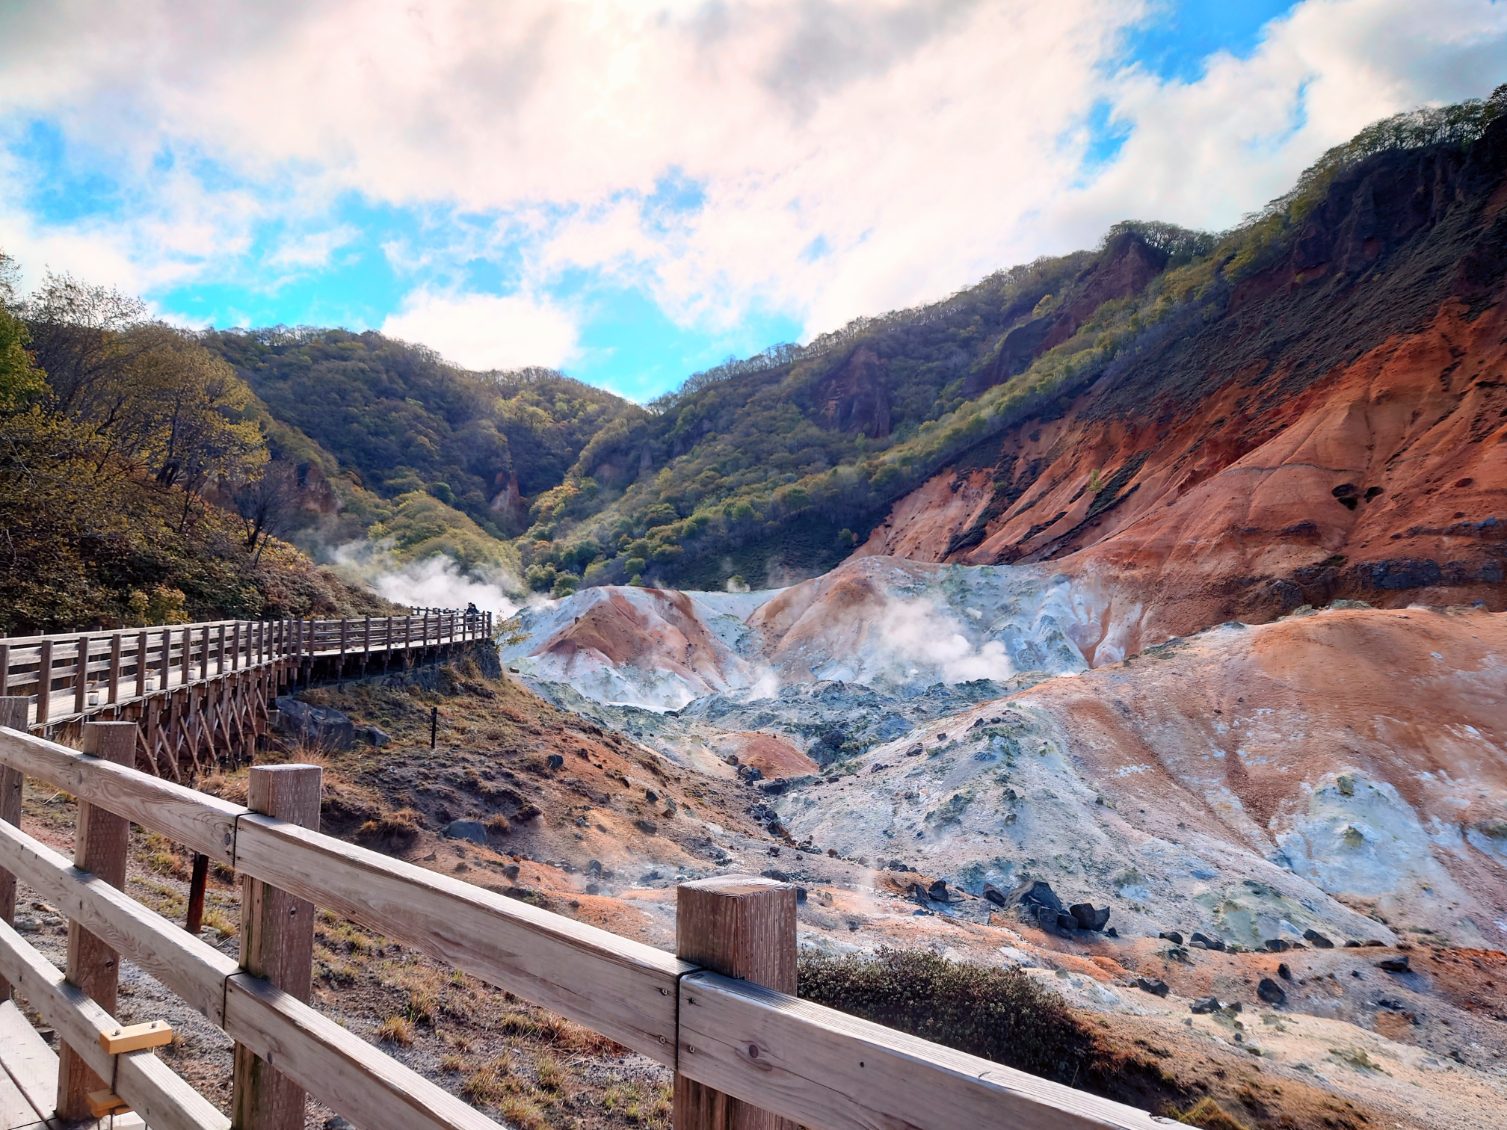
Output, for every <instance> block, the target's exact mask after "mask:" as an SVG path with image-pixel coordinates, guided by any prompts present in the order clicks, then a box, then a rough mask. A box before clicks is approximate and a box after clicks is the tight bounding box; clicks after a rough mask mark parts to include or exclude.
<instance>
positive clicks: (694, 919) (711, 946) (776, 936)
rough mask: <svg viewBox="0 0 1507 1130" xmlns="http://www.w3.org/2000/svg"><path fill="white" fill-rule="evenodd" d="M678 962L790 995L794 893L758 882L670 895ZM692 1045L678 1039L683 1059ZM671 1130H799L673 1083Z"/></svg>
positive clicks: (703, 883)
mask: <svg viewBox="0 0 1507 1130" xmlns="http://www.w3.org/2000/svg"><path fill="white" fill-rule="evenodd" d="M675 956H676V957H678V958H680V959H681V960H682V961H689V962H692V963H694V964H696V965H700V966H702V967H703V968H705V969H709V970H711V971H713V972H716V973H721V974H724V975H726V976H728V977H739V978H742V979H743V980H745V981H752V982H753V983H754V984H757V985H763V986H765V987H766V988H770V989H774V990H776V991H778V992H782V993H790V994H794V993H795V989H796V973H795V958H796V951H795V888H794V887H793V886H791V885H790V884H789V883H777V882H775V881H774V880H772V879H762V878H759V877H758V876H749V875H730V876H726V877H723V878H717V879H702V880H699V881H697V882H694V883H682V884H681V885H680V886H679V887H678V888H677V889H676V892H675ZM697 1053H698V1048H697V1046H696V1045H695V1044H694V1043H692V1042H690V1041H687V1040H685V1039H683V1038H682V1040H681V1042H680V1056H681V1058H682V1059H683V1058H685V1057H688V1056H691V1057H694V1056H695V1055H696V1054H697ZM674 1127H675V1130H796V1124H795V1123H793V1122H788V1121H786V1120H785V1119H783V1118H779V1117H777V1116H776V1115H773V1114H770V1113H769V1112H768V1111H764V1110H760V1109H759V1108H757V1107H755V1106H752V1105H750V1104H749V1103H746V1102H743V1101H741V1100H739V1099H736V1098H733V1097H732V1096H731V1095H728V1094H724V1093H723V1092H721V1091H717V1090H713V1089H712V1088H711V1087H708V1086H706V1085H705V1084H702V1083H697V1082H695V1081H694V1080H692V1079H690V1078H687V1077H686V1076H685V1075H681V1074H677V1075H676V1076H675V1107H674Z"/></svg>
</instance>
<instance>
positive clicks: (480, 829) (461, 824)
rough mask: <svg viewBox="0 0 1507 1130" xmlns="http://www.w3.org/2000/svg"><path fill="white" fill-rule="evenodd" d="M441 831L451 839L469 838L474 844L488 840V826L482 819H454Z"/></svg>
mask: <svg viewBox="0 0 1507 1130" xmlns="http://www.w3.org/2000/svg"><path fill="white" fill-rule="evenodd" d="M441 831H442V832H443V833H444V835H445V837H446V838H447V839H451V840H469V841H470V842H471V843H473V844H484V843H486V842H487V827H486V825H485V824H483V823H482V822H481V821H480V820H452V821H450V823H448V824H446V825H445V826H444V828H443V829H441Z"/></svg>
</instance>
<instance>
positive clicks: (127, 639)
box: [0, 609, 494, 730]
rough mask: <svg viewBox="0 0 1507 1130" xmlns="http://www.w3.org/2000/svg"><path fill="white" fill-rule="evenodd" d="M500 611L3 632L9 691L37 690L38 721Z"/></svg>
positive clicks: (431, 632)
mask: <svg viewBox="0 0 1507 1130" xmlns="http://www.w3.org/2000/svg"><path fill="white" fill-rule="evenodd" d="M493 623H494V619H493V614H492V613H491V612H484V611H481V610H479V609H478V610H470V609H467V610H460V609H447V610H444V611H438V610H433V609H427V610H424V611H423V612H422V613H418V612H416V613H414V614H410V615H404V616H396V615H395V616H375V617H374V616H365V617H360V618H350V619H339V620H328V619H326V620H321V619H310V620H292V619H283V620H211V621H204V622H200V623H195V624H159V625H155V626H152V627H142V628H119V629H115V630H111V631H90V632H70V633H64V634H57V635H43V636H18V637H10V638H0V696H11V695H17V694H24V695H30V696H35V699H36V714H35V717H34V718H33V719H32V720H31V725H32V728H34V729H39V730H45V729H47V728H48V727H50V726H56V725H58V724H61V723H73V722H76V721H79V720H82V719H85V718H88V717H90V716H92V715H94V714H96V713H98V712H99V711H102V710H108V709H112V708H114V709H119V708H120V707H122V706H127V705H131V704H136V703H139V702H140V701H141V700H143V699H146V698H150V697H153V696H156V695H167V694H172V693H174V692H177V691H180V690H182V689H183V688H185V687H192V686H197V685H199V684H201V683H204V682H206V681H212V680H216V679H223V678H227V677H232V676H234V677H239V676H241V675H242V674H243V673H245V672H252V671H262V672H264V673H265V672H266V671H267V670H268V669H269V668H276V669H277V671H278V672H279V675H278V679H279V680H281V678H282V673H283V672H286V671H294V670H296V669H299V668H300V667H305V666H307V665H309V664H312V663H315V662H320V663H324V664H333V663H336V662H338V664H339V665H340V667H341V669H342V670H343V669H344V668H345V665H346V663H347V661H348V660H350V661H355V660H358V659H359V660H360V661H361V662H362V664H363V666H364V664H365V663H366V662H367V661H368V660H369V659H371V658H372V657H376V656H389V657H390V656H392V655H395V654H396V653H399V652H403V653H407V654H412V653H413V652H414V651H415V650H416V649H424V650H427V649H430V648H435V649H440V648H446V647H448V646H450V645H452V644H466V643H473V642H479V641H484V640H488V639H491V637H492V629H493Z"/></svg>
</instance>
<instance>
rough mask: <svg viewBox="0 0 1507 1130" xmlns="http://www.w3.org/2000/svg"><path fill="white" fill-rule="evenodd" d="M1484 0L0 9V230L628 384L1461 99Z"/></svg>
mask: <svg viewBox="0 0 1507 1130" xmlns="http://www.w3.org/2000/svg"><path fill="white" fill-rule="evenodd" d="M1502 58H1507V4H1504V3H1502V2H1493V0H1439V2H1438V3H1435V4H1431V5H1420V4H1417V3H1415V2H1413V0H1407V2H1404V0H1304V2H1302V3H1297V4H1292V3H1284V2H1275V0H1253V2H1230V0H1226V2H1222V3H1221V2H1216V0H1181V2H1176V0H1174V2H1167V3H1158V2H1143V3H1110V2H1108V0H1061V2H1056V3H1053V4H1051V5H1050V6H1048V5H1030V4H1009V5H1006V4H992V3H983V2H974V3H969V2H966V0H865V2H863V3H843V2H839V0H799V2H798V0H790V2H788V3H787V2H780V0H769V2H767V3H752V2H750V3H729V2H724V3H716V4H711V3H708V4H697V3H690V2H681V0H676V2H668V0H667V2H664V3H651V2H649V0H644V2H642V3H634V4H629V3H626V2H624V3H620V4H611V3H599V4H595V5H580V6H561V5H556V4H553V3H545V2H543V0H540V2H538V3H535V2H534V0H518V2H517V3H515V4H512V5H510V6H508V7H506V8H505V9H504V8H502V7H501V6H498V5H493V4H489V3H485V2H475V3H468V2H466V0H454V2H453V3H443V4H441V3H418V4H414V5H410V6H404V7H399V6H391V7H388V6H368V5H363V4H360V3H356V2H355V0H327V2H322V3H314V4H294V3H291V2H287V3H281V2H280V3H270V2H269V3H267V4H259V5H249V4H248V5H242V6H230V5H225V6H215V5H210V6H203V5H186V4H176V3H172V2H170V0H142V3H141V4H139V5H133V6H127V7H123V8H122V9H119V10H115V11H109V10H105V9H101V8H99V7H97V6H94V5H89V4H77V5H75V4H68V3H64V4H61V5H58V4H46V5H43V4H36V5H32V4H26V3H21V4H13V5H8V6H6V7H5V8H4V9H0V250H3V251H5V252H6V253H8V254H10V255H12V256H14V257H15V258H16V259H17V260H18V261H19V262H20V263H21V265H22V268H23V272H24V278H25V279H26V281H28V282H30V283H32V284H34V283H35V282H36V281H37V279H38V278H39V277H40V276H41V274H42V272H43V271H44V270H46V269H53V270H59V271H69V272H72V273H74V274H76V275H78V276H80V277H83V278H86V279H89V280H91V281H99V282H105V283H110V284H112V285H117V286H120V287H121V288H122V289H126V290H130V291H132V292H134V293H138V294H141V295H142V296H143V297H144V298H146V299H147V300H148V302H149V303H150V305H151V307H152V309H153V310H154V311H155V312H156V313H157V314H158V315H159V316H161V317H164V318H167V319H169V320H173V321H178V322H182V323H184V324H189V325H214V326H221V327H229V326H262V325H271V324H278V323H284V324H305V325H343V326H348V327H351V328H356V329H365V328H372V329H380V330H383V331H384V332H389V333H393V334H395V335H397V336H401V337H405V338H408V339H411V340H417V341H422V342H424V343H425V344H427V345H430V346H431V347H433V348H435V349H437V350H438V351H439V352H440V353H442V354H444V355H445V356H447V357H449V358H451V359H452V360H454V361H456V362H458V363H460V364H464V365H468V366H471V367H476V368H488V367H512V366H518V365H524V364H542V365H550V366H555V367H559V368H562V369H564V370H565V371H567V372H569V373H571V374H573V375H575V376H578V377H581V378H583V379H585V380H588V381H591V382H593V383H597V384H601V385H603V386H605V387H609V388H612V389H614V390H615V391H618V392H620V393H622V394H624V395H628V396H631V397H634V398H636V399H640V400H644V399H648V398H650V397H653V396H655V395H657V394H659V393H661V392H664V391H666V390H667V389H670V388H673V387H674V386H675V385H677V384H678V383H679V382H680V381H681V380H683V379H684V378H685V377H686V376H687V375H689V374H690V373H692V372H694V371H697V370H699V369H702V368H706V367H708V366H710V365H714V364H716V363H718V362H720V361H721V360H723V359H724V358H726V357H728V356H730V355H746V354H748V353H751V352H755V351H757V350H759V349H761V348H763V347H765V346H767V345H770V344H773V343H775V342H780V341H791V340H801V339H803V338H805V337H809V336H811V335H814V334H816V333H820V332H822V331H825V330H828V329H832V328H834V327H835V326H837V325H840V324H841V323H842V322H844V321H846V320H848V319H850V318H852V317H854V316H857V315H861V314H878V313H882V312H884V311H885V310H888V309H893V308H895V307H898V306H904V305H911V304H914V303H918V302H923V301H928V300H932V299H935V298H939V297H943V296H945V295H946V294H947V293H949V292H951V291H952V290H955V289H957V288H959V287H962V286H965V285H967V284H968V283H970V282H972V281H974V280H976V279H977V278H979V277H981V276H982V275H984V274H986V273H988V272H989V271H991V270H994V269H997V268H999V267H1003V266H1007V265H1009V264H1011V263H1014V262H1019V261H1022V260H1026V259H1029V258H1032V257H1034V256H1036V255H1040V254H1044V253H1055V252H1060V251H1064V250H1068V249H1071V248H1073V247H1077V246H1084V245H1090V244H1092V243H1093V242H1094V241H1095V240H1096V239H1097V237H1098V235H1099V234H1100V233H1101V232H1102V231H1103V229H1104V228H1105V227H1106V226H1108V224H1110V223H1112V222H1114V221H1115V220H1117V219H1121V218H1125V217H1127V216H1136V217H1141V218H1158V219H1167V220H1172V221H1175V222H1180V223H1185V224H1188V225H1189V226H1199V227H1215V228H1217V227H1224V226H1228V225H1229V224H1231V223H1233V222H1235V221H1236V219H1238V217H1239V216H1240V215H1241V214H1243V213H1244V212H1246V211H1249V210H1250V209H1252V208H1255V207H1258V206H1259V205H1260V204H1261V203H1263V202H1264V201H1265V200H1267V199H1270V198H1271V197H1272V196H1275V195H1276V194H1278V193H1280V192H1281V191H1282V190H1283V189H1284V188H1285V187H1286V186H1287V185H1288V184H1289V183H1290V182H1291V180H1292V178H1293V177H1294V176H1295V175H1296V174H1297V173H1298V172H1299V171H1300V170H1301V169H1302V168H1303V167H1304V166H1305V165H1306V164H1307V163H1308V162H1310V161H1311V160H1312V159H1313V158H1314V157H1315V156H1317V155H1318V154H1319V153H1321V152H1322V151H1323V150H1324V149H1325V148H1327V147H1328V146H1330V145H1332V144H1335V143H1336V142H1338V141H1340V140H1343V139H1344V138H1345V137H1348V136H1350V135H1351V134H1352V133H1353V132H1354V131H1355V130H1356V129H1358V128H1360V127H1361V126H1363V125H1365V124H1366V123H1367V122H1369V121H1372V120H1375V119H1376V118H1378V117H1381V116H1384V115H1385V114H1388V113H1393V112H1396V111H1398V110H1401V109H1406V108H1409V107H1411V106H1413V105H1416V104H1419V103H1422V102H1428V101H1446V100H1456V99H1459V98H1462V97H1468V96H1481V95H1484V94H1486V93H1488V92H1489V90H1490V89H1491V86H1492V85H1493V83H1494V82H1496V81H1500V80H1501V78H1502V77H1504V76H1502V75H1499V74H1495V73H1494V71H1496V70H1497V69H1499V66H1498V60H1500V59H1502Z"/></svg>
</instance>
